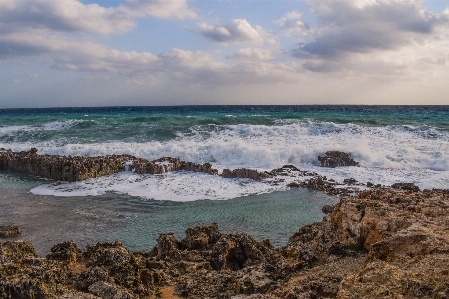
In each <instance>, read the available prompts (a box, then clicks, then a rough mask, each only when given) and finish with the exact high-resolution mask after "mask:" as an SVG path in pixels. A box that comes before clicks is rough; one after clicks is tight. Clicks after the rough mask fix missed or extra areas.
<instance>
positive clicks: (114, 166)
mask: <svg viewBox="0 0 449 299" xmlns="http://www.w3.org/2000/svg"><path fill="white" fill-rule="evenodd" d="M1 169H4V170H11V171H17V172H23V173H28V174H31V175H35V176H39V177H44V178H47V179H53V180H57V181H69V182H75V181H82V180H86V179H90V178H97V177H101V176H104V175H109V174H113V173H117V172H121V171H125V170H133V171H135V172H136V173H139V174H163V173H166V172H169V171H175V170H186V171H194V172H206V173H209V174H217V170H216V169H213V168H212V165H211V164H209V163H205V164H197V163H192V162H185V161H181V160H180V159H178V158H171V157H163V158H160V159H157V160H153V161H150V160H146V159H142V158H136V157H134V156H131V155H107V156H100V157H80V156H59V155H38V154H37V149H36V148H32V149H31V150H29V151H22V152H12V151H9V150H0V170H1Z"/></svg>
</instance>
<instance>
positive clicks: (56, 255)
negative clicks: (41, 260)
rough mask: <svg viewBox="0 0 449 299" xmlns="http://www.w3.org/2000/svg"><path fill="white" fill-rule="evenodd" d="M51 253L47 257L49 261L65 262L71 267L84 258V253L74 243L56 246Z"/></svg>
mask: <svg viewBox="0 0 449 299" xmlns="http://www.w3.org/2000/svg"><path fill="white" fill-rule="evenodd" d="M50 251H51V253H50V254H48V255H47V259H50V260H60V261H64V262H66V263H67V264H68V265H69V266H74V265H75V264H76V262H77V260H79V259H80V258H81V257H82V252H81V250H80V249H79V248H78V246H76V244H75V242H74V241H65V242H63V243H59V244H56V245H55V246H53V247H52V248H51V250H50Z"/></svg>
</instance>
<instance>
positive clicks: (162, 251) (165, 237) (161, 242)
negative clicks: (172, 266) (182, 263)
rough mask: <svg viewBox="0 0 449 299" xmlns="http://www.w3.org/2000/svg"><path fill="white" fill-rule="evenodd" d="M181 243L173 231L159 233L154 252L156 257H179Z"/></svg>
mask: <svg viewBox="0 0 449 299" xmlns="http://www.w3.org/2000/svg"><path fill="white" fill-rule="evenodd" d="M180 247H181V243H180V242H178V241H177V240H176V238H175V236H174V234H173V233H168V234H161V235H160V236H159V238H158V239H157V245H156V248H155V249H156V253H157V257H158V258H167V257H170V258H179V257H180V256H181V252H180V250H179V249H180Z"/></svg>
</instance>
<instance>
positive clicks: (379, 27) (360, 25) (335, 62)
mask: <svg viewBox="0 0 449 299" xmlns="http://www.w3.org/2000/svg"><path fill="white" fill-rule="evenodd" d="M309 5H310V6H311V10H312V12H314V13H315V14H316V17H317V19H318V26H317V27H316V28H312V29H311V30H310V35H309V39H310V40H309V41H308V42H305V43H302V44H300V46H299V47H298V48H296V49H294V50H293V51H292V54H293V56H294V57H296V58H299V59H301V61H302V62H303V66H304V67H305V68H307V69H309V70H311V71H317V72H336V71H360V72H361V73H366V72H369V71H368V70H369V67H367V66H370V65H372V62H375V61H377V62H378V63H379V64H374V65H372V71H371V72H374V73H375V72H376V70H377V71H378V72H379V73H382V72H385V73H395V72H394V71H393V72H392V71H391V69H392V68H394V69H396V70H398V69H401V72H399V74H401V75H405V74H408V75H410V76H412V75H413V74H412V73H411V71H412V70H415V71H416V70H417V69H416V68H415V69H414V68H413V66H414V65H415V64H416V63H417V61H418V60H420V59H424V58H425V57H427V59H428V58H430V57H432V56H434V55H435V54H436V52H435V49H438V51H441V49H444V48H445V46H443V43H444V40H447V38H448V33H449V18H448V16H447V15H445V14H444V13H442V14H440V15H438V14H435V13H430V12H426V11H425V10H424V8H423V3H422V2H421V1H413V0H366V1H359V0H348V1H340V0H321V1H311V2H309ZM297 16H299V14H296V17H297ZM290 17H291V18H293V17H294V15H291V16H285V20H284V19H281V21H279V23H282V22H283V21H285V22H287V21H288V19H289V18H290ZM440 56H441V53H440ZM442 57H444V55H442ZM405 64H406V65H408V68H407V70H405V69H404V68H403V65H405ZM380 66H383V67H380Z"/></svg>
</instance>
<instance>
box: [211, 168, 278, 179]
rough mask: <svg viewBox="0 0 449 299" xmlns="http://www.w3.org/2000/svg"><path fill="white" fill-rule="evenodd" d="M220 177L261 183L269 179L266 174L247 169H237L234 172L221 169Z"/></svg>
mask: <svg viewBox="0 0 449 299" xmlns="http://www.w3.org/2000/svg"><path fill="white" fill-rule="evenodd" d="M220 176H222V177H224V178H241V179H252V180H255V181H261V180H263V179H266V178H268V177H269V174H268V173H266V172H260V171H257V170H254V169H247V168H237V169H234V170H229V169H223V172H222V174H220Z"/></svg>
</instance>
